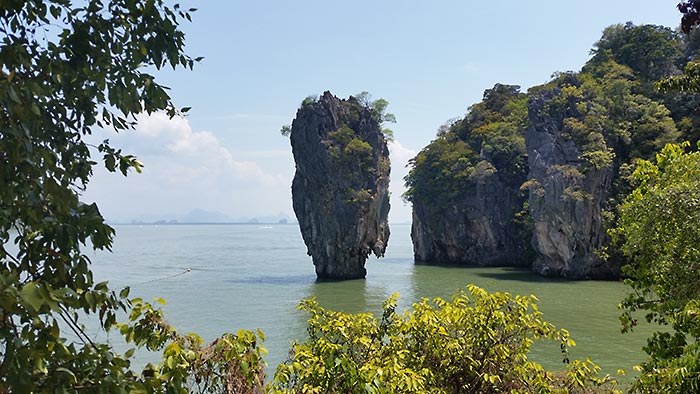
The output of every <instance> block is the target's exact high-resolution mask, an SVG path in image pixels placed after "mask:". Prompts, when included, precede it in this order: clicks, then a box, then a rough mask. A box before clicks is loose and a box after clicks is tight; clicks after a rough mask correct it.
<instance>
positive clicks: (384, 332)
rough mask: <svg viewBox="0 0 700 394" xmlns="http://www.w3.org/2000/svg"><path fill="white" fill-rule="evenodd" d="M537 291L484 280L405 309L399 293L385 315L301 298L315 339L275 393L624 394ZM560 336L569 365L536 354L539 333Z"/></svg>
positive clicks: (300, 349) (279, 377)
mask: <svg viewBox="0 0 700 394" xmlns="http://www.w3.org/2000/svg"><path fill="white" fill-rule="evenodd" d="M536 300H537V299H536V298H535V297H534V296H529V297H523V296H515V297H513V296H511V295H510V294H508V293H488V292H487V291H485V290H483V289H480V288H478V287H475V286H470V287H469V292H464V291H460V292H458V293H457V294H455V295H454V296H453V299H452V301H446V300H443V299H440V298H435V299H433V300H428V299H423V300H422V301H421V302H419V303H416V304H414V305H413V310H412V311H407V312H405V314H404V315H403V316H399V315H397V314H396V313H395V308H396V301H397V299H396V296H394V297H391V298H389V299H388V300H387V301H386V302H385V303H384V313H383V316H382V318H381V319H380V320H377V319H376V318H375V317H374V316H373V315H371V314H357V315H349V314H344V313H341V312H333V311H328V310H325V309H323V308H321V307H320V306H319V305H318V304H317V303H316V302H315V301H314V300H313V299H311V300H305V301H303V302H302V303H301V305H300V309H302V310H304V311H306V312H308V313H309V315H310V317H309V326H308V332H309V339H308V340H307V341H306V342H304V343H301V344H296V345H295V346H294V348H293V350H292V351H293V353H292V355H291V356H290V359H289V360H288V361H287V362H286V363H284V364H282V365H280V366H279V367H278V369H277V373H276V375H275V380H274V383H273V391H274V392H276V393H329V392H330V393H534V392H537V393H615V392H619V391H617V390H616V389H615V386H616V382H615V380H613V379H612V378H610V377H609V376H605V377H602V378H601V377H599V376H598V371H599V367H598V366H596V365H595V364H593V363H592V362H591V361H590V360H586V361H580V360H574V361H571V362H570V361H569V360H568V356H567V348H568V347H569V346H573V345H574V343H573V341H572V340H571V339H570V338H569V335H568V332H567V331H566V330H563V329H561V330H559V329H556V328H555V327H554V326H553V325H551V324H549V323H547V322H545V321H543V320H542V317H541V312H539V311H538V309H537V305H536V304H535V301H536ZM539 339H547V340H553V341H555V342H557V343H559V345H560V347H561V350H562V353H563V354H562V356H563V360H564V362H565V363H566V364H567V368H566V371H564V372H552V371H546V370H545V369H544V368H543V367H542V366H541V365H540V364H538V363H536V362H533V361H530V360H529V359H528V352H529V351H530V348H531V346H532V344H533V342H534V341H535V340H539Z"/></svg>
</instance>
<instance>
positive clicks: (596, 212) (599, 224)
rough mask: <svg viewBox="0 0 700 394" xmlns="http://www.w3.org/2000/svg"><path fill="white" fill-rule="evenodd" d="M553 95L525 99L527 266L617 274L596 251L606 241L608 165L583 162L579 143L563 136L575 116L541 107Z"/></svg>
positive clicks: (574, 273) (577, 275) (569, 274)
mask: <svg viewBox="0 0 700 394" xmlns="http://www.w3.org/2000/svg"><path fill="white" fill-rule="evenodd" d="M555 95H556V92H554V91H545V92H542V93H540V94H538V95H536V96H534V97H532V98H531V99H530V101H529V102H528V114H529V118H530V128H529V129H528V132H527V134H526V137H525V141H526V146H527V151H528V162H529V167H530V175H529V178H530V181H529V183H530V187H529V190H530V196H529V203H530V212H531V216H532V218H533V221H534V230H533V239H532V244H533V247H534V248H535V251H536V252H537V254H538V257H537V259H536V260H535V261H534V262H533V265H532V269H533V271H535V272H536V273H538V274H541V275H546V276H561V277H564V278H570V279H592V278H599V279H604V278H612V277H616V276H617V275H618V273H617V272H616V268H614V267H612V266H611V265H609V264H606V263H605V262H604V261H602V259H601V258H600V257H599V254H598V253H597V251H599V250H600V249H601V248H602V247H603V246H605V245H606V244H607V243H608V241H609V240H608V236H607V234H606V231H605V227H604V223H603V207H604V204H605V202H606V200H607V198H608V194H609V190H610V184H611V181H612V177H613V175H614V174H613V168H612V167H605V168H602V169H595V168H585V167H584V166H583V165H582V163H581V162H580V160H579V157H580V155H581V150H580V149H579V147H577V146H576V144H575V143H574V141H572V140H571V139H567V138H565V137H564V136H562V129H563V119H564V118H565V117H572V116H573V117H575V116H576V114H565V113H549V112H548V111H547V110H546V108H547V103H548V102H549V101H550V100H552V99H553V98H554V96H555Z"/></svg>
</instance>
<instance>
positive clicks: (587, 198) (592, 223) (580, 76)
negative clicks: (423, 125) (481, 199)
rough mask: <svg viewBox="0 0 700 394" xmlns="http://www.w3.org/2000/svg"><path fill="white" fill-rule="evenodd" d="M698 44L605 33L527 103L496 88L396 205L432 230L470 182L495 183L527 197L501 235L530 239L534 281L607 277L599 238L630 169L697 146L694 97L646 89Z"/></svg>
mask: <svg viewBox="0 0 700 394" xmlns="http://www.w3.org/2000/svg"><path fill="white" fill-rule="evenodd" d="M699 42H700V41H699V39H698V34H697V33H696V32H693V33H692V34H691V35H690V36H687V37H684V36H681V35H680V34H678V33H676V32H674V31H673V30H671V29H668V28H665V27H660V26H634V25H632V24H630V23H627V24H625V25H615V26H611V27H609V28H607V29H606V30H605V31H604V33H603V36H602V38H601V39H600V41H598V42H597V43H596V45H595V48H594V50H593V57H592V58H591V60H590V61H589V62H588V63H587V64H586V65H585V66H584V67H583V68H582V70H581V71H580V72H565V73H557V74H555V76H554V79H553V80H552V81H551V82H549V83H547V84H545V85H541V86H536V87H533V88H531V89H529V91H528V92H527V94H524V93H520V92H519V91H518V89H517V87H515V86H506V85H500V84H497V85H496V86H495V87H494V88H493V89H489V90H487V91H486V92H485V94H484V100H483V101H482V102H481V103H478V104H475V105H473V106H472V107H470V108H469V111H468V113H467V115H466V116H465V117H464V118H463V119H461V120H458V121H456V122H453V123H452V124H451V125H449V126H447V127H445V128H443V129H441V130H440V131H439V132H438V136H437V138H436V139H435V140H434V141H433V142H432V143H431V144H429V145H428V146H427V147H426V148H424V149H423V150H422V151H421V152H420V153H419V154H418V155H417V156H416V157H415V159H413V161H412V162H411V164H412V169H411V171H410V173H409V175H408V176H407V177H406V185H407V188H408V189H407V192H406V194H405V197H406V199H407V200H409V201H411V202H412V203H413V204H414V214H415V215H414V216H417V217H418V218H417V219H418V221H422V222H425V224H424V225H425V226H426V227H431V226H434V227H439V226H440V220H442V218H443V217H444V216H445V215H444V214H441V215H440V214H439V215H435V214H428V213H427V212H441V213H444V212H447V211H448V210H449V209H450V208H451V207H460V206H464V205H465V203H468V201H469V199H470V198H471V197H472V196H474V195H475V190H474V182H475V179H477V176H478V175H479V174H484V173H485V172H490V173H494V174H496V175H497V177H498V178H499V180H500V181H501V182H502V184H503V185H505V186H506V188H508V189H510V190H511V193H515V191H517V190H528V191H529V197H526V196H524V195H522V194H521V197H520V199H519V200H517V204H519V206H520V207H521V208H524V209H517V210H516V209H514V207H512V206H510V207H504V208H503V209H505V210H507V211H508V212H509V220H508V222H507V223H506V224H504V226H506V227H504V228H505V231H507V232H508V233H509V234H513V237H514V238H515V237H516V236H515V234H514V232H516V231H517V233H518V235H517V236H518V237H521V239H522V238H525V239H526V240H527V241H526V242H529V239H530V238H532V239H533V246H534V247H535V251H536V252H537V254H538V255H539V257H538V260H539V261H540V264H539V266H538V269H536V271H538V272H541V273H549V274H552V273H553V274H556V275H560V274H561V275H565V276H566V275H571V276H573V277H587V276H589V277H590V276H596V277H597V276H603V277H606V276H607V277H610V276H616V273H618V272H619V267H620V265H621V264H622V261H621V260H620V253H619V251H618V249H617V248H616V247H610V243H609V242H610V240H609V237H607V235H606V230H607V229H610V228H613V227H614V226H615V223H616V221H617V206H618V205H619V204H620V203H621V202H622V200H623V199H624V197H625V196H626V195H627V194H628V193H629V192H630V187H629V182H628V181H627V177H628V176H629V175H630V173H631V171H632V168H633V166H634V164H633V163H634V162H635V161H636V160H638V159H650V158H652V157H653V155H654V154H655V153H656V152H658V151H659V150H660V149H661V148H662V147H663V146H664V145H665V144H667V143H671V142H677V141H682V140H689V141H691V142H693V143H694V142H695V141H697V140H698V133H697V132H696V131H695V130H696V126H697V125H698V124H699V123H700V116H699V115H698V113H697V112H696V111H695V108H696V106H697V103H698V97H697V95H687V94H683V95H681V94H679V93H675V92H673V93H660V92H659V91H658V90H657V89H656V86H655V82H656V81H658V80H659V79H661V78H663V77H666V76H669V75H674V74H678V73H680V70H682V69H683V67H684V65H685V63H686V61H687V60H686V59H688V57H692V56H695V54H696V52H697V48H698V43H699ZM543 133H544V134H543ZM547 135H548V137H547ZM526 138H529V139H528V141H527V142H528V143H527V144H526ZM528 161H529V162H528ZM416 207H418V209H416ZM571 212H573V214H571V216H567V215H570V213H571ZM466 221H467V222H469V220H466ZM492 222H495V221H493V220H492ZM533 224H534V225H533ZM559 238H561V239H559ZM414 242H415V240H414ZM422 242H423V241H422ZM434 242H436V243H439V242H443V240H440V239H437V240H435V241H434ZM562 242H563V244H565V245H567V246H565V247H561V245H562ZM423 243H425V242H423ZM418 254H419V253H417V255H418ZM605 258H607V261H605ZM532 260H534V259H532V258H531V261H529V262H528V263H532ZM577 265H579V266H580V267H577ZM581 267H583V268H581ZM550 268H551V269H550Z"/></svg>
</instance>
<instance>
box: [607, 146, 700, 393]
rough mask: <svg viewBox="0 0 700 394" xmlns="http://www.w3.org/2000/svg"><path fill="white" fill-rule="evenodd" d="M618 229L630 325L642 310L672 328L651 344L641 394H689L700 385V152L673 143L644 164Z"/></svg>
mask: <svg viewBox="0 0 700 394" xmlns="http://www.w3.org/2000/svg"><path fill="white" fill-rule="evenodd" d="M632 178H633V180H634V181H635V183H636V188H635V189H634V190H633V192H632V193H631V194H630V195H629V197H627V199H626V200H625V202H624V205H623V206H622V209H621V212H620V220H619V224H618V227H617V229H616V230H615V231H614V232H613V233H614V234H615V235H616V236H618V237H621V238H622V239H623V240H624V242H623V244H622V248H623V251H624V253H625V254H626V255H627V256H628V257H629V258H630V263H629V265H628V266H626V267H625V272H626V274H627V275H629V276H630V279H627V280H626V283H627V284H628V285H629V286H630V289H631V292H630V294H629V295H628V296H627V298H626V299H625V300H624V301H623V302H622V304H621V306H622V308H623V309H624V313H623V315H622V317H621V320H622V323H623V328H624V329H625V330H629V329H632V328H633V327H634V326H635V325H636V324H637V321H636V320H635V319H634V318H633V312H635V311H637V310H641V311H644V312H645V317H646V319H647V320H648V321H650V322H655V323H659V324H662V325H669V326H670V327H671V328H672V331H671V332H669V331H668V330H665V331H662V332H658V333H656V334H654V335H653V337H652V338H650V339H649V341H648V346H647V347H646V348H645V350H646V351H647V353H649V356H650V358H649V360H648V361H647V362H646V363H644V364H643V365H642V367H641V371H642V374H641V375H640V377H639V378H638V380H637V382H636V384H635V386H634V389H635V391H637V392H644V393H652V392H664V393H687V392H697V390H698V389H699V388H700V347H698V342H697V341H698V338H700V319H698V316H700V277H699V275H698V272H700V246H699V245H700V228H699V227H698V223H700V153H698V152H691V153H684V152H683V148H682V147H681V146H679V145H668V146H666V147H665V148H664V149H663V150H662V151H661V152H660V153H659V154H657V155H656V160H655V162H651V161H640V162H639V163H638V164H637V168H636V170H635V171H634V173H633V174H632Z"/></svg>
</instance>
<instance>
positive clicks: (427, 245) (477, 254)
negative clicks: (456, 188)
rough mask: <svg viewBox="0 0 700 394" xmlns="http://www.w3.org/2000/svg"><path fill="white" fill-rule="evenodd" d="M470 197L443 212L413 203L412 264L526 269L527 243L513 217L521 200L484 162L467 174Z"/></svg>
mask: <svg viewBox="0 0 700 394" xmlns="http://www.w3.org/2000/svg"><path fill="white" fill-rule="evenodd" d="M470 178H471V179H469V180H468V182H470V183H472V186H473V193H470V194H466V195H464V196H463V197H462V198H461V199H459V200H458V201H456V202H455V204H453V205H451V206H449V207H445V208H444V209H439V210H436V209H433V208H432V207H431V206H429V205H427V204H424V203H422V202H420V201H416V202H414V204H413V222H412V226H411V239H412V241H413V250H414V257H415V260H416V261H420V262H432V263H447V264H464V265H480V266H503V265H526V264H527V263H529V261H527V257H528V247H527V243H526V242H523V240H522V239H518V238H517V235H519V234H520V232H519V231H518V228H517V227H518V223H517V222H515V221H514V219H515V216H516V214H517V213H518V212H519V211H520V210H521V209H522V204H523V201H524V199H523V197H522V193H520V192H519V191H518V190H517V189H514V188H510V187H508V186H507V185H506V184H504V182H503V181H502V180H501V179H500V178H499V175H498V171H497V170H496V169H495V168H494V167H493V166H492V164H491V163H490V162H488V161H487V160H482V161H480V162H479V163H478V164H477V166H476V168H475V169H474V170H473V171H472V174H470Z"/></svg>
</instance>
